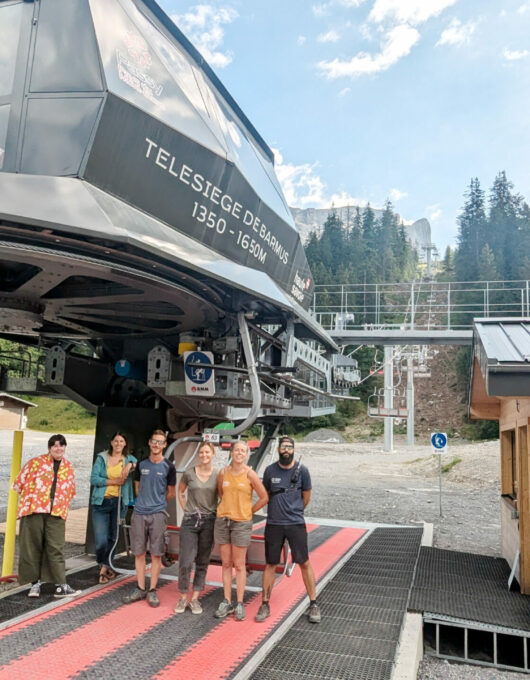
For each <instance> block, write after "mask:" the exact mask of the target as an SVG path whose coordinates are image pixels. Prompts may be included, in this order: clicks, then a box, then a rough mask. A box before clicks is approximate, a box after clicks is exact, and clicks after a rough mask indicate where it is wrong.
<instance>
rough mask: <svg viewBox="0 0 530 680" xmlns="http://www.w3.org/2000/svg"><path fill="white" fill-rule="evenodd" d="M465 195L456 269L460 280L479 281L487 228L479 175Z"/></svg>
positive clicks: (460, 222)
mask: <svg viewBox="0 0 530 680" xmlns="http://www.w3.org/2000/svg"><path fill="white" fill-rule="evenodd" d="M465 197H466V202H465V203H464V207H463V208H462V212H461V213H460V215H459V216H458V224H459V233H458V251H457V254H456V257H455V269H456V274H457V279H458V280H459V281H477V280H478V279H479V270H478V267H479V263H478V261H479V255H480V252H481V250H482V247H483V246H484V243H485V240H484V236H485V230H486V213H485V210H484V192H483V191H482V189H481V188H480V182H479V180H478V177H474V178H473V179H472V180H471V182H470V184H469V189H468V190H467V192H466V193H465Z"/></svg>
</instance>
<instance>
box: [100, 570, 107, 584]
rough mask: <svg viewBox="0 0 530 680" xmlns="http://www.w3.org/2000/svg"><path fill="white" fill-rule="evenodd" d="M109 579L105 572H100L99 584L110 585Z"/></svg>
mask: <svg viewBox="0 0 530 680" xmlns="http://www.w3.org/2000/svg"><path fill="white" fill-rule="evenodd" d="M108 582H109V577H108V576H107V574H106V573H105V572H104V571H100V572H99V583H108Z"/></svg>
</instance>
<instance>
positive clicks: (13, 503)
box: [2, 430, 24, 576]
mask: <svg viewBox="0 0 530 680" xmlns="http://www.w3.org/2000/svg"><path fill="white" fill-rule="evenodd" d="M23 441H24V432H23V431H22V430H15V432H14V433H13V457H12V458H11V475H10V476H9V494H8V497H7V517H6V534H5V540H4V558H3V560H2V576H11V574H12V573H13V564H14V562H15V537H16V531H17V503H18V494H17V493H15V492H14V491H13V490H12V489H11V486H12V485H13V482H14V481H15V479H16V477H17V475H18V473H19V472H20V468H21V464H22V442H23Z"/></svg>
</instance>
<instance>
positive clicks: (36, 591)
mask: <svg viewBox="0 0 530 680" xmlns="http://www.w3.org/2000/svg"><path fill="white" fill-rule="evenodd" d="M40 585H41V584H40V581H37V582H36V583H33V584H32V585H31V588H30V589H29V592H28V597H40Z"/></svg>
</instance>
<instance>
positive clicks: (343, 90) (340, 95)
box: [339, 87, 351, 97]
mask: <svg viewBox="0 0 530 680" xmlns="http://www.w3.org/2000/svg"><path fill="white" fill-rule="evenodd" d="M350 92H351V87H344V88H343V89H342V90H341V91H340V92H339V97H345V96H346V95H347V94H349V93H350Z"/></svg>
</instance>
